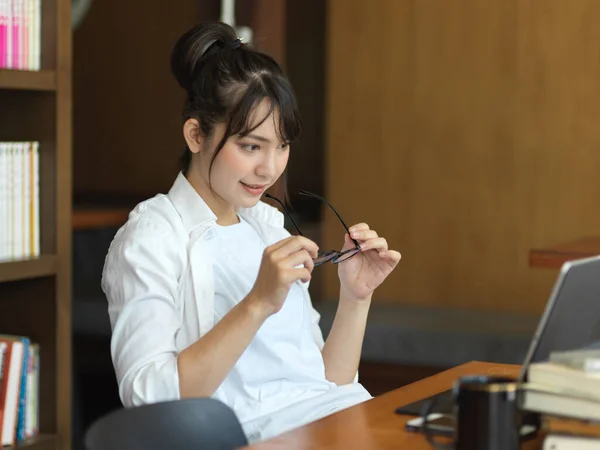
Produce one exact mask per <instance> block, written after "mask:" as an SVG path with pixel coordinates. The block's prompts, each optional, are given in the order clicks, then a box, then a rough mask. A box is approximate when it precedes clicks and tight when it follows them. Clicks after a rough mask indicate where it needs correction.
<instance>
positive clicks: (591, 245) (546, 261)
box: [529, 236, 600, 269]
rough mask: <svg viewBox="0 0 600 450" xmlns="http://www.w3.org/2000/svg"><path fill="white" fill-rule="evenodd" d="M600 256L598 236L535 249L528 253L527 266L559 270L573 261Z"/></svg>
mask: <svg viewBox="0 0 600 450" xmlns="http://www.w3.org/2000/svg"><path fill="white" fill-rule="evenodd" d="M596 255H600V236H587V237H582V238H580V239H576V240H573V241H570V242H564V243H562V244H558V245H555V246H552V247H547V248H535V249H532V250H531V252H529V265H530V266H531V267H536V268H546V269H560V267H561V266H562V265H563V264H564V263H565V262H566V261H571V260H574V259H581V258H588V257H590V256H596Z"/></svg>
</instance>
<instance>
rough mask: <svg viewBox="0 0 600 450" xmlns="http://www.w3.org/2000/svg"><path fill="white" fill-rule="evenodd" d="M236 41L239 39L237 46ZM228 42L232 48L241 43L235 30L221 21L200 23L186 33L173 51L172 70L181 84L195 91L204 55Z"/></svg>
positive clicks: (187, 89)
mask: <svg viewBox="0 0 600 450" xmlns="http://www.w3.org/2000/svg"><path fill="white" fill-rule="evenodd" d="M235 41H238V43H237V44H235V45H236V47H234V42H235ZM226 43H231V44H230V48H237V47H239V46H240V45H241V41H239V39H238V38H237V36H236V34H235V30H234V29H233V28H232V27H231V26H229V25H227V24H225V23H221V22H217V23H209V24H199V25H196V26H195V27H193V28H191V29H190V30H188V31H187V32H186V33H184V34H183V35H182V36H181V37H180V38H179V40H178V41H177V43H176V44H175V47H174V48H173V51H172V53H171V72H172V73H173V75H174V76H175V79H176V80H177V82H178V83H179V85H180V86H181V87H182V88H183V89H185V90H186V91H188V92H191V91H193V89H194V83H195V81H196V74H197V73H198V71H199V67H200V65H201V64H202V63H203V62H202V59H203V57H204V56H206V55H208V54H209V50H211V49H212V48H214V47H215V46H218V47H221V48H223V47H225V46H226V45H227V44H226ZM215 44H216V45H215Z"/></svg>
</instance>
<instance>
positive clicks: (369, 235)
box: [350, 230, 379, 241]
mask: <svg viewBox="0 0 600 450" xmlns="http://www.w3.org/2000/svg"><path fill="white" fill-rule="evenodd" d="M350 236H352V238H354V239H361V240H363V241H367V240H369V239H375V238H377V237H379V235H378V234H377V231H375V230H362V231H353V232H352V233H351V234H350Z"/></svg>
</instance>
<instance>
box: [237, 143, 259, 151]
mask: <svg viewBox="0 0 600 450" xmlns="http://www.w3.org/2000/svg"><path fill="white" fill-rule="evenodd" d="M240 147H242V148H243V149H244V150H246V151H247V152H255V151H257V150H260V145H257V144H240Z"/></svg>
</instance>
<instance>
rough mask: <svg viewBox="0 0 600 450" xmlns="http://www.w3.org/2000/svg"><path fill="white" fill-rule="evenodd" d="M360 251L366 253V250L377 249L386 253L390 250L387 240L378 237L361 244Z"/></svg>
mask: <svg viewBox="0 0 600 450" xmlns="http://www.w3.org/2000/svg"><path fill="white" fill-rule="evenodd" d="M360 249H361V250H362V251H363V252H364V251H366V250H372V249H375V250H377V251H378V252H385V251H387V249H388V243H387V241H386V239H385V238H382V237H378V238H375V239H369V240H368V241H364V242H361V243H360Z"/></svg>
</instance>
